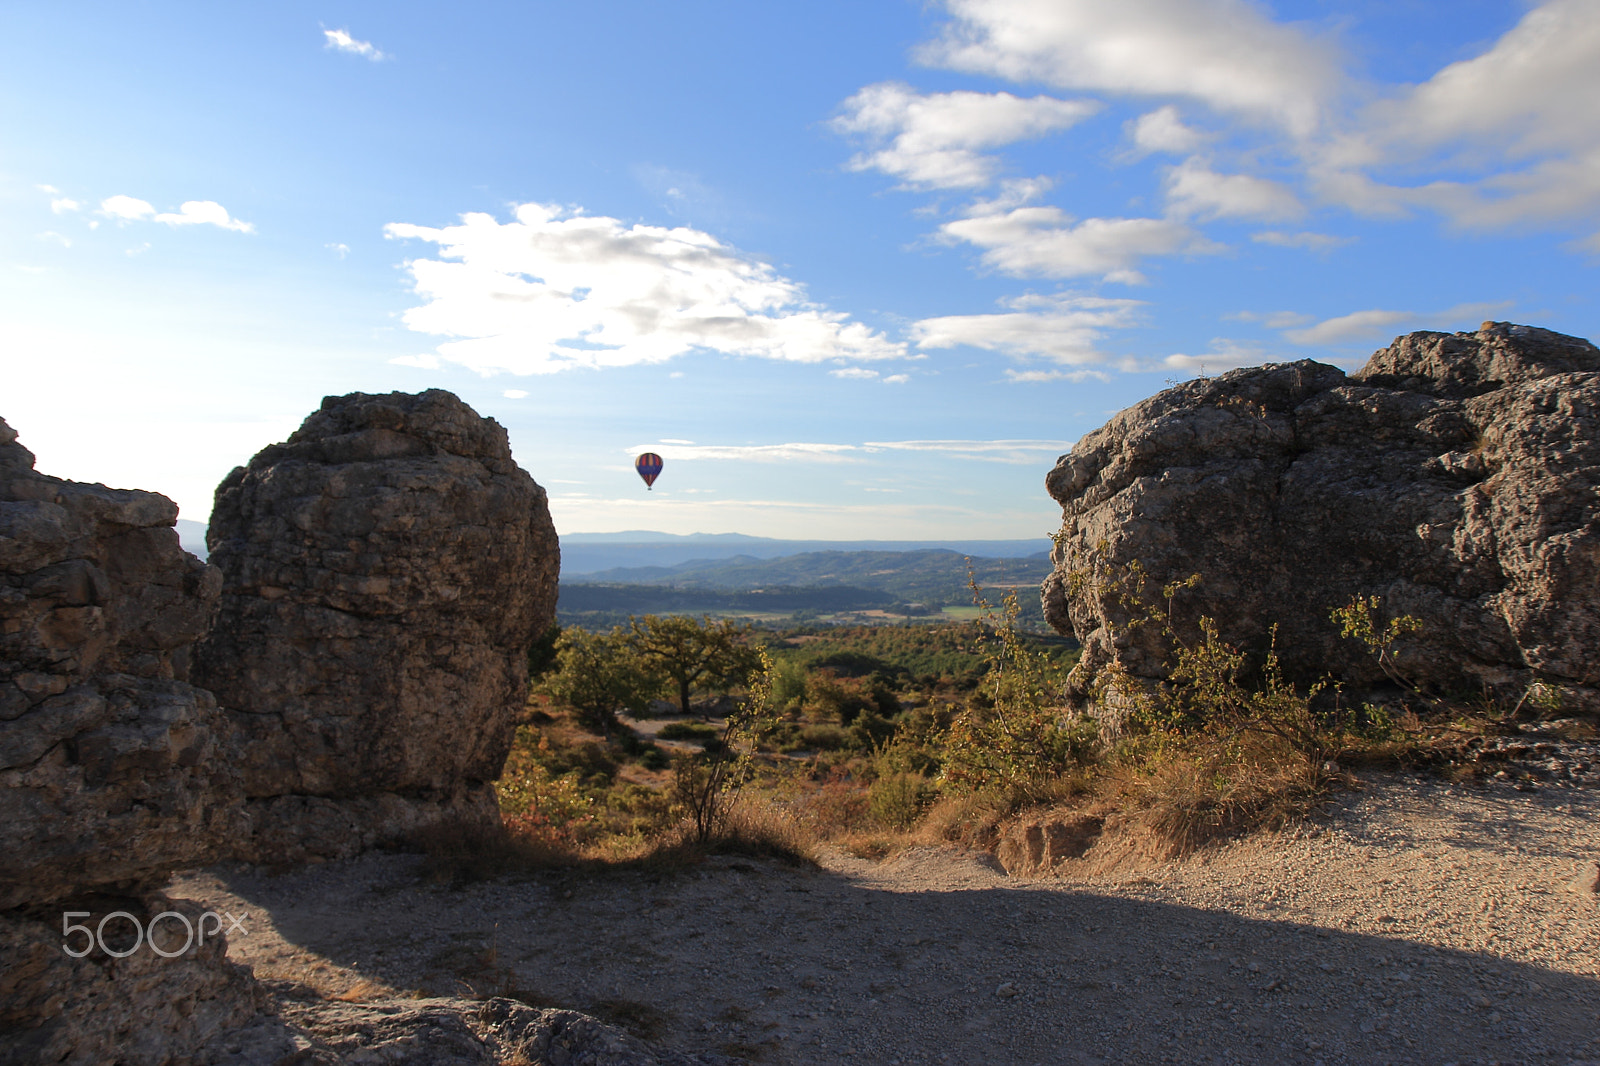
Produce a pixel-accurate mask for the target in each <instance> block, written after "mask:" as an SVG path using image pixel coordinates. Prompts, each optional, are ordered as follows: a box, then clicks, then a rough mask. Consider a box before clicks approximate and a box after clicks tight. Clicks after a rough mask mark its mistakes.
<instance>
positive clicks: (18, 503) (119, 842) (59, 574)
mask: <svg viewBox="0 0 1600 1066" xmlns="http://www.w3.org/2000/svg"><path fill="white" fill-rule="evenodd" d="M177 517H178V508H177V507H176V506H175V505H174V504H173V503H172V501H171V500H169V499H167V498H166V497H164V496H158V495H156V494H155V493H153V492H140V491H137V490H132V489H108V488H106V487H105V486H103V485H83V484H78V483H76V482H71V481H62V480H60V479H58V478H53V477H47V476H45V475H43V474H39V473H37V472H35V471H34V469H33V455H32V453H30V452H29V451H28V450H27V449H26V448H24V447H22V445H20V444H18V443H17V434H16V432H15V431H14V430H12V429H11V427H10V426H8V425H6V423H5V422H4V421H0V856H3V859H0V960H4V961H3V963H0V1063H8V1064H9V1063H32V1062H51V1063H82V1064H85V1066H89V1064H93V1063H102V1062H113V1061H116V1062H127V1063H141V1064H143V1063H149V1064H156V1063H169V1062H183V1061H188V1058H187V1057H188V1056H189V1055H190V1054H191V1053H194V1052H196V1051H197V1050H198V1049H199V1048H200V1047H201V1046H202V1045H203V1044H205V1043H206V1042H207V1041H208V1040H211V1039H213V1038H214V1037H216V1036H217V1035H218V1034H220V1033H222V1032H225V1031H227V1030H229V1029H231V1028H233V1027H236V1026H238V1025H241V1024H244V1023H245V1022H246V1021H248V1020H249V1019H251V1018H253V1017H255V1016H256V1015H257V1013H258V1012H259V1011H260V1010H261V1008H262V1007H263V1006H264V1004H265V1002H266V1000H265V996H264V993H263V992H262V991H261V990H260V989H259V988H258V987H257V986H256V985H255V983H254V982H253V981H252V980H251V978H250V975H249V971H248V970H247V969H245V968H244V967H241V966H237V965H234V964H232V963H230V962H228V961H227V958H226V954H227V941H226V937H225V935H223V934H222V931H221V923H220V919H219V918H218V917H216V916H214V917H213V918H211V919H210V920H209V921H208V922H207V923H206V929H207V932H208V933H209V934H210V935H209V937H208V938H207V939H206V940H205V941H204V942H203V943H190V944H188V945H187V946H186V945H185V944H184V937H183V936H182V935H181V930H182V927H183V923H188V924H189V926H190V927H191V928H192V927H193V926H194V925H195V924H196V923H198V922H199V920H200V918H201V914H200V909H199V908H198V907H196V906H194V905H193V904H189V903H185V902H183V901H177V900H169V899H166V898H165V897H164V896H162V895H161V894H160V892H159V891H157V889H158V888H159V886H160V885H161V884H163V883H164V882H165V881H166V880H167V879H168V877H169V876H170V875H171V874H172V872H173V871H174V870H175V869H179V868H182V867H185V866H194V865H197V864H200V863H204V862H206V861H208V860H210V859H213V858H215V857H217V856H219V855H221V854H224V853H225V852H226V851H227V850H228V849H230V848H231V846H232V843H233V839H234V837H235V835H236V833H237V831H238V829H239V828H240V825H241V819H240V810H241V803H242V799H243V792H242V790H241V788H240V782H239V775H238V774H237V773H236V772H235V771H234V770H233V769H232V766H231V765H230V762H229V760H228V759H227V758H226V757H224V756H225V753H226V751H227V750H228V740H227V732H228V729H227V723H226V721H225V720H224V718H223V717H222V715H221V713H220V712H219V711H218V710H217V704H216V701H215V700H214V699H212V697H211V694H210V693H209V692H206V691H205V690H204V689H200V688H196V687H194V686H193V685H190V684H188V683H187V681H186V680H185V679H186V678H187V676H188V673H189V666H190V657H191V656H190V650H191V646H192V645H193V643H194V642H195V640H196V639H197V638H198V637H199V636H200V635H201V634H202V633H203V632H204V631H205V629H206V626H207V625H208V624H209V623H210V620H211V615H212V613H213V611H214V610H215V609H216V605H217V597H218V592H219V590H220V588H221V575H220V574H219V573H218V572H217V571H216V570H214V569H212V568H210V567H208V566H206V564H204V563H202V562H201V561H200V560H198V559H196V558H195V557H194V556H192V555H189V554H188V553H187V552H185V551H183V550H182V549H181V548H180V547H179V546H178V534H177V531H176V530H175V529H174V528H173V523H174V522H175V521H176V520H177ZM119 911H120V912H122V916H120V917H109V916H111V915H113V914H114V913H115V912H119ZM163 914H165V915H166V917H164V918H161V919H160V921H159V922H158V923H157V928H156V932H155V934H154V936H155V937H156V938H158V940H159V942H158V943H157V944H156V947H159V948H161V950H162V952H165V953H166V954H161V953H158V952H157V951H154V950H152V948H151V943H150V941H149V940H148V939H147V938H146V937H145V930H146V929H147V928H148V927H149V925H150V923H151V920H152V919H154V918H157V916H160V915H163ZM64 922H65V923H66V924H70V925H75V926H79V927H81V928H79V929H76V930H74V931H72V932H71V933H70V934H68V933H66V932H65V930H64V924H63V923H64ZM102 922H104V923H105V924H104V925H102ZM134 923H138V927H139V928H138V930H137V931H136V930H135V927H134ZM136 936H137V938H138V939H139V941H141V943H139V945H138V946H136V947H132V949H131V950H130V945H132V944H133V942H134V939H135V937H136ZM189 939H190V940H191V941H192V940H193V938H192V937H191V938H189ZM91 945H92V946H91Z"/></svg>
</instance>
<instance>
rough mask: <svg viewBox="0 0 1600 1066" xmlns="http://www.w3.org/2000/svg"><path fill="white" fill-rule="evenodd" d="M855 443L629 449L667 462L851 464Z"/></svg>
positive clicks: (664, 443)
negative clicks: (648, 453) (650, 454)
mask: <svg viewBox="0 0 1600 1066" xmlns="http://www.w3.org/2000/svg"><path fill="white" fill-rule="evenodd" d="M856 450H857V449H856V446H855V445H854V444H814V443H804V442H802V443H793V444H694V445H691V444H674V443H671V442H669V441H665V440H663V441H660V442H658V443H656V444H635V445H633V446H632V447H630V448H628V449H627V453H628V454H629V455H638V454H639V453H640V452H655V453H656V454H657V455H659V456H661V458H662V459H664V460H667V461H668V462H672V461H676V460H683V459H731V460H735V461H738V462H758V463H790V462H813V463H848V462H853V461H854V460H853V459H852V458H851V457H850V456H848V455H846V454H844V453H846V452H853V451H856Z"/></svg>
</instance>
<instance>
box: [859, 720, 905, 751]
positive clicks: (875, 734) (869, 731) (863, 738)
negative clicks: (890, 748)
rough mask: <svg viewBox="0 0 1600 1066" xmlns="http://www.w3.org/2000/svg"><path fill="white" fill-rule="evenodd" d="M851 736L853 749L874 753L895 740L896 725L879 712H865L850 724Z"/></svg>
mask: <svg viewBox="0 0 1600 1066" xmlns="http://www.w3.org/2000/svg"><path fill="white" fill-rule="evenodd" d="M849 736H850V746H851V747H853V748H857V749H859V750H861V751H872V750H873V749H875V748H881V747H883V746H884V745H885V744H888V743H889V742H890V741H891V740H893V739H894V723H893V722H891V721H889V720H888V719H887V718H885V717H884V716H883V715H881V714H879V713H878V712H877V711H863V712H862V713H861V714H860V715H859V716H857V718H856V720H855V721H854V722H852V723H850V730H849Z"/></svg>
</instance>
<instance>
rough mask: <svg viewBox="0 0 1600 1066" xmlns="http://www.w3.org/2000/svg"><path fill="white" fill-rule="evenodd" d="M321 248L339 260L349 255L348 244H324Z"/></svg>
mask: <svg viewBox="0 0 1600 1066" xmlns="http://www.w3.org/2000/svg"><path fill="white" fill-rule="evenodd" d="M323 247H324V248H326V249H328V251H330V252H332V253H333V254H334V255H336V256H338V257H339V258H340V259H343V258H344V257H345V256H347V255H349V254H350V246H349V245H348V244H324V245H323Z"/></svg>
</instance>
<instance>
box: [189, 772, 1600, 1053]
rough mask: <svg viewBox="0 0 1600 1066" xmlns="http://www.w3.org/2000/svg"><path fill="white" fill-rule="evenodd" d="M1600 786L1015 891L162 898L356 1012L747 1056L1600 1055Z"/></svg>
mask: <svg viewBox="0 0 1600 1066" xmlns="http://www.w3.org/2000/svg"><path fill="white" fill-rule="evenodd" d="M1597 859H1600V791H1597V790H1595V789H1594V788H1586V787H1581V786H1578V787H1573V786H1571V785H1570V784H1569V785H1567V786H1565V787H1555V786H1541V787H1537V788H1533V789H1529V788H1528V786H1526V785H1523V787H1522V788H1520V789H1519V788H1518V787H1517V786H1515V785H1513V784H1511V783H1510V782H1507V781H1501V782H1493V781H1491V782H1490V783H1488V784H1487V785H1484V786H1477V785H1470V786H1463V785H1450V784H1448V783H1446V782H1443V781H1440V780H1438V779H1433V778H1429V779H1422V778H1416V777H1410V776H1389V777H1369V778H1368V779H1367V780H1365V781H1364V782H1363V783H1362V784H1361V787H1359V788H1358V789H1357V790H1355V791H1352V792H1347V793H1343V794H1340V795H1338V796H1337V797H1335V798H1334V799H1333V800H1331V801H1330V802H1329V803H1328V804H1326V806H1325V807H1324V809H1323V810H1322V811H1320V812H1319V813H1318V814H1317V815H1316V816H1315V817H1314V818H1313V819H1311V820H1310V821H1309V822H1307V823H1305V824H1303V825H1301V826H1300V827H1298V828H1297V829H1295V830H1294V831H1292V832H1289V833H1286V834H1282V835H1278V836H1272V837H1265V838H1257V839H1255V840H1251V841H1244V842H1240V843H1236V844H1233V845H1230V846H1228V847H1225V848H1223V849H1221V850H1219V851H1217V852H1215V853H1213V854H1211V855H1209V856H1208V857H1207V858H1205V859H1204V860H1202V861H1189V862H1185V863H1178V864H1164V865H1159V866H1149V867H1144V868H1141V869H1138V870H1130V869H1126V868H1124V869H1121V870H1118V871H1116V872H1115V873H1114V874H1113V875H1110V876H1099V877H1093V876H1088V874H1087V872H1086V871H1072V870H1068V871H1065V876H1063V877H1061V878H1056V879H1050V880H1031V881H1029V880H1018V879H1013V878H1009V877H1007V876H1006V874H1005V873H1004V872H1003V871H1001V870H999V869H998V868H997V867H996V865H995V864H994V862H993V860H992V859H989V858H988V857H987V856H984V855H973V854H971V853H965V852H955V851H947V850H936V849H924V850H918V851H913V852H909V853H905V854H902V855H900V856H899V857H897V858H895V859H892V860H890V861H888V862H885V863H881V864H880V863H872V862H867V861H863V860H859V859H855V858H851V857H849V856H846V855H843V854H832V855H829V856H827V857H826V858H825V860H824V863H823V866H822V868H821V869H818V870H806V869H796V868H791V867H786V866H782V865H778V864H774V863H770V862H765V861H755V860H749V859H737V858H718V859H715V860H712V861H711V862H709V863H708V864H706V865H705V866H703V867H699V868H693V869H690V870H687V871H682V872H677V873H667V874H661V875H654V876H652V875H645V874H638V873H630V874H625V875H613V876H607V877H578V876H573V875H558V874H547V875H541V876H538V877H535V878H531V879H527V880H521V881H514V882H493V883H483V884H477V885H468V886H465V887H450V886H445V885H437V884H426V883H423V882H421V881H420V880H419V878H418V876H417V859H416V858H415V857H412V856H406V855H393V854H374V855H367V856H364V857H361V858H357V859H353V860H347V861H343V862H336V863H327V864H324V865H320V866H315V867H312V868H309V869H306V870H303V871H301V872H296V873H291V874H287V875H284V876H270V875H269V874H267V873H265V872H263V871H262V870H260V869H259V868H253V867H252V868H228V869H215V870H211V871H207V872H204V873H200V874H195V875H192V876H190V877H187V878H185V879H184V880H182V881H180V882H178V883H177V884H175V885H174V886H173V887H172V889H171V890H170V891H171V892H172V893H173V894H174V895H178V896H184V897H188V898H191V899H196V900H201V901H204V902H205V903H207V904H209V905H210V906H212V907H213V908H216V909H218V910H230V911H232V912H234V913H236V914H238V913H244V912H248V914H249V918H248V919H247V920H246V922H245V924H246V926H247V927H248V929H249V935H248V936H238V935H237V934H236V935H235V936H234V938H233V941H232V946H231V951H232V955H233V957H234V958H236V959H238V960H242V961H246V962H249V963H251V964H253V965H254V966H255V969H256V972H257V974H258V975H259V976H261V977H263V978H266V979H268V980H269V981H270V982H272V983H273V984H274V985H275V986H276V987H278V988H279V989H280V990H290V989H294V988H297V987H298V988H299V989H301V990H302V991H305V992H309V991H310V990H313V989H314V990H316V991H317V992H319V993H320V994H321V995H322V996H323V997H338V998H340V999H343V1000H346V1001H352V1002H359V1001H362V1000H366V999H379V998H387V997H391V996H394V995H397V994H398V995H407V994H410V995H462V994H469V995H470V994H476V995H490V994H500V995H510V996H512V997H514V998H517V999H521V1000H523V1001H525V1002H531V1003H533V1004H535V1005H539V1006H546V1005H560V1006H564V1007H573V1008H576V1009H579V1010H583V1011H586V1012H589V1013H591V1014H594V1015H596V1016H599V1017H602V1018H606V1019H609V1020H611V1021H614V1022H617V1023H619V1024H622V1025H624V1026H625V1027H626V1028H628V1029H630V1030H632V1031H633V1032H635V1033H637V1034H639V1035H641V1036H644V1037H647V1038H649V1039H651V1040H652V1041H656V1042H658V1043H659V1044H661V1045H663V1046H665V1047H667V1048H675V1049H679V1050H682V1051H687V1052H718V1053H721V1054H727V1055H734V1056H737V1057H740V1058H745V1059H748V1060H751V1061H758V1062H767V1063H818V1062H833V1061H840V1060H845V1061H855V1062H864V1063H885V1064H894V1063H913V1062H919V1063H920V1062H929V1063H973V1064H977V1063H1017V1064H1027V1063H1057V1062H1061V1063H1079V1062H1081V1063H1109V1062H1151V1061H1169V1062H1204V1061H1217V1062H1237V1063H1279V1062H1293V1063H1307V1064H1311V1063H1319V1062H1320V1063H1329V1064H1332V1063H1376V1062H1416V1063H1447V1062H1458V1063H1493V1062H1499V1063H1510V1062H1541V1063H1542V1062H1552V1063H1568V1064H1570V1063H1588V1062H1596V1063H1600V904H1597V899H1600V896H1597V893H1596V891H1595V888H1596V884H1595V882H1596V878H1597V876H1600V867H1597V866H1596V865H1595V862H1596V860H1597Z"/></svg>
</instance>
